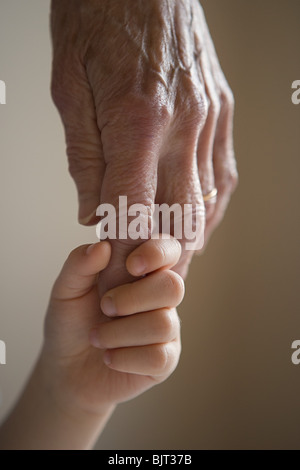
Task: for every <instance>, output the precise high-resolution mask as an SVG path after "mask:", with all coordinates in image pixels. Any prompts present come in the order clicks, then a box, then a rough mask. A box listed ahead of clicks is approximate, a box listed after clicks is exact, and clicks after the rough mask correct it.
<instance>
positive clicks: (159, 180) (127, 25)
mask: <svg viewBox="0 0 300 470" xmlns="http://www.w3.org/2000/svg"><path fill="white" fill-rule="evenodd" d="M51 30H52V39H53V74H52V96H53V100H54V102H55V104H56V106H57V108H58V110H59V113H60V115H61V118H62V121H63V124H64V127H65V132H66V141H67V154H68V159H69V170H70V173H71V176H72V177H73V178H74V181H75V183H76V186H77V189H78V194H79V221H80V222H81V223H83V224H86V225H92V224H95V223H96V222H97V220H99V219H97V217H96V216H95V210H96V208H97V206H98V205H99V204H100V203H111V204H113V205H115V206H117V204H118V198H119V195H127V197H128V205H131V204H134V203H142V204H144V205H146V206H148V207H149V208H150V206H151V203H154V202H155V203H158V204H161V203H167V204H169V205H171V204H173V203H179V204H186V203H193V204H196V203H197V204H200V207H201V208H202V210H203V209H204V208H205V215H204V216H202V222H201V230H202V231H203V233H204V235H205V243H206V242H207V240H208V238H209V236H210V234H211V232H212V231H213V230H214V228H215V227H216V226H217V225H218V224H219V222H220V220H221V219H222V217H223V215H224V212H225V210H226V207H227V204H228V202H229V199H230V195H231V193H232V191H233V190H234V188H235V185H236V182H237V172H236V165H235V158H234V152H233V142H232V121H233V96H232V93H231V90H230V88H229V86H228V84H227V82H226V79H225V77H224V75H223V73H222V70H221V68H220V65H219V62H218V59H217V56H216V53H215V50H214V46H213V43H212V40H211V37H210V34H209V31H208V27H207V25H206V21H205V17H204V14H203V11H202V8H201V6H200V4H199V2H198V1H197V0H147V1H145V0H85V1H84V2H83V1H80V0H52V11H51ZM214 187H216V188H217V189H218V196H217V198H214V199H212V200H211V201H209V202H207V203H204V202H203V195H206V194H208V193H209V192H210V191H211V190H212V189H213V188H214ZM203 213H204V211H203ZM149 217H150V209H149ZM139 243H141V241H140V240H137V241H135V242H134V241H130V240H125V241H124V240H122V241H120V240H115V241H113V242H112V247H113V252H112V262H111V265H110V266H109V267H108V268H107V269H106V271H105V274H104V275H101V277H102V282H101V286H102V289H101V291H100V294H103V292H104V291H106V290H107V289H108V288H111V287H114V286H116V285H119V284H120V283H122V282H124V281H128V280H130V277H129V275H128V273H127V271H126V269H125V262H124V260H125V258H126V256H127V254H128V253H129V252H130V251H132V249H133V247H134V246H135V245H137V244H139ZM191 257H192V251H186V250H183V254H182V257H181V260H180V262H179V264H178V265H177V266H176V267H175V270H176V271H177V272H179V273H180V274H181V275H182V276H183V277H185V275H186V273H187V269H188V264H189V262H190V259H191Z"/></svg>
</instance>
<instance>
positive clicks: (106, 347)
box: [40, 239, 184, 414]
mask: <svg viewBox="0 0 300 470" xmlns="http://www.w3.org/2000/svg"><path fill="white" fill-rule="evenodd" d="M180 254H181V247H180V244H179V242H178V241H177V240H175V239H169V240H162V239H160V240H149V241H147V242H145V243H143V244H142V245H140V246H139V247H138V248H136V249H135V250H134V251H133V252H132V253H131V254H130V255H129V257H128V259H127V269H128V271H129V272H130V273H131V274H132V275H134V276H140V275H144V277H142V278H140V279H138V280H136V281H135V282H132V283H129V284H125V285H122V286H120V287H117V288H114V289H112V290H110V291H108V292H107V293H106V294H105V295H104V296H103V297H102V299H101V309H102V311H103V312H104V313H105V314H106V315H104V314H103V313H102V312H101V309H100V300H99V296H98V292H97V273H98V272H99V271H102V270H103V269H104V268H105V267H106V266H107V264H108V263H109V259H110V245H109V243H108V242H100V243H96V244H95V245H91V246H89V247H87V246H81V247H79V248H77V249H75V250H74V251H73V252H72V253H71V254H70V256H69V258H68V259H67V261H66V263H65V265H64V267H63V269H62V271H61V274H60V275H59V277H58V279H57V281H56V283H55V285H54V287H53V291H52V295H51V299H50V304H49V309H48V312H47V317H46V323H45V342H44V347H43V351H42V355H41V359H40V363H41V364H42V367H40V370H43V371H44V374H45V380H46V381H48V386H49V388H50V389H51V393H52V394H53V396H54V397H55V400H56V401H58V402H59V404H60V406H61V407H66V408H67V409H69V408H72V409H79V410H82V411H84V412H88V413H92V414H101V413H103V412H104V411H105V409H107V408H108V407H110V406H113V405H115V404H117V403H119V402H122V401H126V400H128V399H131V398H133V397H135V396H137V395H139V394H140V393H142V392H143V391H145V390H147V389H148V388H150V387H152V386H153V385H155V384H157V383H159V382H162V381H163V380H165V379H166V378H167V377H168V376H169V375H170V374H171V373H172V371H173V370H174V369H175V367H176V365H177V362H178V359H179V355H180V348H181V346H180V321H179V318H178V315H177V312H176V308H175V307H176V306H177V305H178V304H179V303H180V302H181V300H182V298H183V294H184V284H183V281H182V279H181V277H180V276H179V275H178V274H176V273H174V272H173V271H171V270H170V268H171V267H172V266H174V265H175V264H176V263H177V261H178V260H179V258H180ZM142 266H144V268H143V270H142V271H141V270H140V269H139V268H141V267H142Z"/></svg>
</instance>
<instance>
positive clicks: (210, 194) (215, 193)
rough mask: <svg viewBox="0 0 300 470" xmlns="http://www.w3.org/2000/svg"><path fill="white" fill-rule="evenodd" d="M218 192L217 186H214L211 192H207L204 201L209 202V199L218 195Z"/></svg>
mask: <svg viewBox="0 0 300 470" xmlns="http://www.w3.org/2000/svg"><path fill="white" fill-rule="evenodd" d="M217 194H218V190H217V188H214V189H212V190H211V191H210V193H208V194H206V195H205V196H203V201H204V202H207V201H210V200H211V199H213V198H214V197H216V196H217Z"/></svg>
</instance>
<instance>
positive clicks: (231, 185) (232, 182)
mask: <svg viewBox="0 0 300 470" xmlns="http://www.w3.org/2000/svg"><path fill="white" fill-rule="evenodd" d="M237 184H238V172H237V170H236V169H227V170H225V171H224V173H223V176H222V179H221V185H220V189H221V192H223V191H226V192H228V191H230V192H233V191H234V190H235V188H236V187H237Z"/></svg>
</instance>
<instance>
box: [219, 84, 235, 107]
mask: <svg viewBox="0 0 300 470" xmlns="http://www.w3.org/2000/svg"><path fill="white" fill-rule="evenodd" d="M220 101H221V106H222V108H223V109H224V110H225V111H229V112H233V110H234V105H235V100H234V95H233V92H232V90H231V88H230V87H229V86H228V87H226V89H223V90H222V92H221V95H220Z"/></svg>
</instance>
